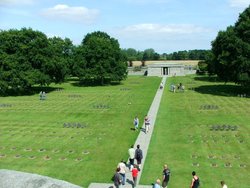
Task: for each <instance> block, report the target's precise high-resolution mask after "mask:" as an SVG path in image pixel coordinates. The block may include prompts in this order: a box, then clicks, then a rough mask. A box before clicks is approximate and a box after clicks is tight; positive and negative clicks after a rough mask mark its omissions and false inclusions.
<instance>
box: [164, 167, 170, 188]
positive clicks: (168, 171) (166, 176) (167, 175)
mask: <svg viewBox="0 0 250 188" xmlns="http://www.w3.org/2000/svg"><path fill="white" fill-rule="evenodd" d="M169 178H170V170H169V168H168V165H166V164H165V165H164V166H163V172H162V187H163V188H166V187H167V186H168V182H169Z"/></svg>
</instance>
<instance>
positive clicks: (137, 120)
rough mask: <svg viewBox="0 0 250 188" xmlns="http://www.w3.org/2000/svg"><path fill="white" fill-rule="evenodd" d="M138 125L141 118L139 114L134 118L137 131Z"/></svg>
mask: <svg viewBox="0 0 250 188" xmlns="http://www.w3.org/2000/svg"><path fill="white" fill-rule="evenodd" d="M138 126H139V118H138V117H137V116H135V118H134V127H135V131H138Z"/></svg>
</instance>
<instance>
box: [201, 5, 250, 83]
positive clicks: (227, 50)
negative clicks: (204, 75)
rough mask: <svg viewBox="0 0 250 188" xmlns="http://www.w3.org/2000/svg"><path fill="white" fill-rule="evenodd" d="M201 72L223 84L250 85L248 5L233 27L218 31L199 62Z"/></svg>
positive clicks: (249, 11)
mask: <svg viewBox="0 0 250 188" xmlns="http://www.w3.org/2000/svg"><path fill="white" fill-rule="evenodd" d="M199 67H200V70H201V71H202V72H206V71H207V72H208V73H209V74H210V75H217V76H218V77H219V79H221V80H223V81H225V82H230V81H231V82H235V83H236V84H241V85H245V86H249V84H250V5H249V6H248V7H247V8H246V9H245V10H244V11H243V12H242V13H241V14H240V15H239V18H238V20H237V21H236V23H235V24H234V25H233V26H228V27H227V29H226V30H225V31H219V33H218V35H217V36H216V38H215V40H214V41H212V49H211V53H210V54H209V55H208V56H207V58H206V59H205V60H204V61H201V62H199Z"/></svg>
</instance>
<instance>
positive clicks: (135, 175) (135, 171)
mask: <svg viewBox="0 0 250 188" xmlns="http://www.w3.org/2000/svg"><path fill="white" fill-rule="evenodd" d="M138 173H139V169H138V166H137V165H136V164H134V166H133V169H132V177H133V181H134V184H133V188H136V184H137V177H138Z"/></svg>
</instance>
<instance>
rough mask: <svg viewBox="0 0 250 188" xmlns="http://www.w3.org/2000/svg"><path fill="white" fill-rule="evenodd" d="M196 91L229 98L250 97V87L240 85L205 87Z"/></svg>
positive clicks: (197, 88)
mask: <svg viewBox="0 0 250 188" xmlns="http://www.w3.org/2000/svg"><path fill="white" fill-rule="evenodd" d="M195 91H196V92H198V93H202V94H211V95H218V96H227V97H236V96H244V97H248V98H249V97H250V87H243V86H239V85H204V86H200V87H196V88H195Z"/></svg>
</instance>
